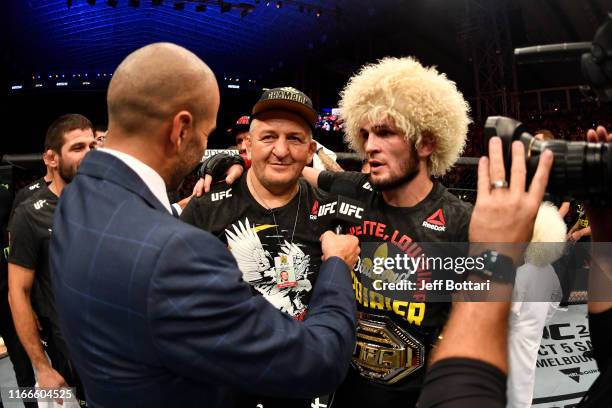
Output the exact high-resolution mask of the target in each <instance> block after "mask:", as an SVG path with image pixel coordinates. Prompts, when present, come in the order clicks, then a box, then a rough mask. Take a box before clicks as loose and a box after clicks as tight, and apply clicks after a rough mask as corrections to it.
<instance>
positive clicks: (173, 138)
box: [169, 110, 194, 150]
mask: <svg viewBox="0 0 612 408" xmlns="http://www.w3.org/2000/svg"><path fill="white" fill-rule="evenodd" d="M193 123H194V121H193V115H192V114H191V112H189V111H185V110H182V111H180V112H178V113H177V114H176V115H174V117H173V118H172V128H171V129H170V135H169V142H170V144H171V145H172V146H173V147H174V148H175V149H176V150H179V148H180V147H181V144H182V143H183V142H185V141H186V139H187V138H188V137H189V132H190V131H191V130H192V129H193Z"/></svg>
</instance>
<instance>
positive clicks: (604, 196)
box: [484, 14, 612, 203]
mask: <svg viewBox="0 0 612 408" xmlns="http://www.w3.org/2000/svg"><path fill="white" fill-rule="evenodd" d="M587 45H588V48H587V47H586V46H587ZM568 50H569V52H576V50H585V51H586V50H588V52H586V53H584V54H582V56H581V65H582V75H583V77H584V79H585V80H586V82H587V83H588V85H589V87H590V88H591V89H592V90H593V91H594V92H595V94H596V95H597V97H598V98H599V100H600V101H602V102H610V101H612V14H609V15H608V18H607V21H606V22H605V23H604V24H603V25H602V26H601V27H600V28H599V29H598V30H597V32H596V33H595V37H594V38H593V42H592V44H589V43H578V44H574V45H572V44H557V45H549V46H536V47H529V48H522V49H517V50H515V55H516V57H517V59H518V58H525V59H530V60H531V61H532V62H533V61H534V59H537V60H538V61H542V60H546V59H547V57H546V56H545V55H548V56H549V57H551V58H558V57H559V56H560V55H562V54H563V53H564V52H568ZM493 136H499V137H500V138H501V139H502V144H503V149H504V155H505V157H504V165H505V168H506V174H508V175H509V174H510V171H509V170H510V163H511V148H510V146H511V144H512V142H513V141H515V140H518V141H520V142H522V143H523V144H524V145H525V151H526V155H527V176H528V180H531V179H532V178H533V175H534V174H535V170H536V168H537V166H538V161H539V157H540V154H541V153H542V152H543V151H544V150H545V149H549V150H551V151H552V152H553V154H554V156H555V160H554V163H553V168H552V170H551V174H550V177H549V180H548V187H547V192H548V193H549V194H551V195H552V196H553V197H555V198H558V199H565V198H569V197H572V198H575V199H578V200H581V201H585V202H590V203H603V202H609V201H610V199H612V143H587V142H566V141H563V140H538V139H536V138H535V137H534V135H533V134H531V133H530V132H529V131H528V130H527V128H526V127H525V126H524V125H523V124H522V123H520V122H518V121H516V120H514V119H511V118H506V117H503V116H492V117H489V118H487V121H486V123H485V129H484V137H485V146H488V144H489V143H488V142H489V139H490V138H491V137H493ZM582 136H583V137H584V136H585V135H582Z"/></svg>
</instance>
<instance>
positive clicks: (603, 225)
mask: <svg viewBox="0 0 612 408" xmlns="http://www.w3.org/2000/svg"><path fill="white" fill-rule="evenodd" d="M587 141H588V142H591V143H612V133H608V131H607V130H606V128H604V127H603V126H599V127H598V128H597V130H594V129H590V130H589V131H588V132H587ZM601 176H602V177H603V176H604V175H603V174H602V175H601ZM611 211H612V205H611V204H610V203H608V204H607V205H606V206H594V205H587V206H586V212H587V218H588V220H589V225H590V227H591V236H592V239H593V241H594V242H611V241H612V213H611Z"/></svg>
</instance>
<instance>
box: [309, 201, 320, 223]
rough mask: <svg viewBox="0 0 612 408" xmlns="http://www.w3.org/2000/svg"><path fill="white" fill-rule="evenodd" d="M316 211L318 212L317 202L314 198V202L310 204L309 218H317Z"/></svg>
mask: <svg viewBox="0 0 612 408" xmlns="http://www.w3.org/2000/svg"><path fill="white" fill-rule="evenodd" d="M318 212H319V202H318V201H317V200H315V202H314V204H313V205H312V210H310V219H311V220H313V221H314V220H316V219H317V218H319V217H318V216H317V214H318Z"/></svg>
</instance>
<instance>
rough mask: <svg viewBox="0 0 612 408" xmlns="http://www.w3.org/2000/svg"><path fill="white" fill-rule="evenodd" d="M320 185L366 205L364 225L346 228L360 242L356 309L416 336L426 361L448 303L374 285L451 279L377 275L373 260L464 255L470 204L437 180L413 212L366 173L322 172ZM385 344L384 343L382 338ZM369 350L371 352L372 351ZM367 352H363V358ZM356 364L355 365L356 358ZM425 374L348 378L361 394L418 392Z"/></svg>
mask: <svg viewBox="0 0 612 408" xmlns="http://www.w3.org/2000/svg"><path fill="white" fill-rule="evenodd" d="M318 185H319V187H320V188H321V189H323V190H325V191H329V192H330V193H335V194H341V195H348V196H350V197H351V198H354V199H357V200H359V201H360V202H361V203H362V204H363V205H364V207H365V211H364V215H363V222H362V225H359V226H355V227H351V228H350V229H349V230H348V233H349V234H353V235H356V236H357V237H358V238H359V241H360V244H361V255H360V257H361V259H360V262H359V265H358V266H357V267H356V268H355V271H354V272H353V288H354V289H355V297H356V299H357V303H358V305H357V307H358V310H359V311H360V312H364V313H366V314H367V315H370V317H372V315H374V317H375V318H374V320H375V321H380V319H378V317H380V316H383V320H385V318H388V319H390V320H391V321H392V322H394V323H395V324H396V325H397V326H399V327H400V329H402V330H403V331H405V332H408V333H409V334H410V335H412V336H414V337H415V338H416V339H417V340H418V341H420V342H422V343H423V345H424V346H425V350H426V353H425V354H426V355H425V359H426V358H427V354H428V351H429V350H430V347H431V345H432V344H433V343H434V342H435V340H436V338H437V335H438V334H439V331H440V330H441V328H442V326H443V325H444V324H445V322H446V320H447V318H448V314H449V311H450V303H449V302H444V301H439V300H440V299H437V300H438V301H436V302H432V301H431V300H432V299H430V298H428V296H430V292H427V291H418V290H417V291H413V292H409V291H406V292H403V291H401V290H399V291H398V290H394V291H389V290H387V291H381V290H377V289H376V287H375V284H374V281H375V280H383V281H387V282H397V281H402V280H412V281H414V282H415V284H416V287H417V288H418V287H420V286H421V283H420V281H421V280H424V281H430V280H433V279H447V278H453V277H452V276H447V275H444V276H442V275H440V273H442V272H438V271H431V270H424V269H422V268H421V269H419V270H417V271H416V273H413V274H410V273H407V272H405V271H402V270H395V269H386V270H385V271H384V272H382V273H380V270H379V274H375V273H374V272H373V262H374V259H375V258H391V257H395V256H396V255H400V256H403V255H404V254H408V255H409V256H414V257H417V256H421V255H427V256H443V255H444V254H435V253H433V252H435V251H438V252H440V251H446V250H447V249H448V248H450V247H452V249H453V250H458V251H465V250H466V249H467V241H468V227H469V223H470V217H471V211H472V206H471V205H470V204H469V203H466V202H463V201H461V200H459V199H458V198H457V197H455V196H454V195H452V194H451V193H449V192H448V191H447V190H446V188H445V187H444V186H443V185H442V184H440V183H438V182H435V183H434V185H433V188H432V190H431V192H430V193H429V194H428V195H427V197H425V199H423V200H422V201H421V202H420V203H418V204H417V205H415V206H414V207H409V208H408V207H393V206H390V205H388V204H387V203H386V202H385V201H384V199H383V197H382V194H381V193H380V192H378V191H376V190H374V189H373V188H372V187H371V185H370V183H369V181H368V175H367V174H362V173H355V172H339V173H332V172H325V171H324V172H322V173H321V174H320V175H319V178H318ZM347 186H352V188H347ZM347 191H348V193H347ZM441 242H448V243H465V244H462V245H459V246H458V247H457V245H456V244H453V245H450V244H449V247H448V248H443V249H441V248H440V247H439V246H440V245H438V244H439V243H441ZM447 255H448V254H447ZM455 255H457V254H455ZM428 299H429V300H428ZM442 299H444V297H442ZM379 341H380V340H379ZM384 342H386V340H383V343H384ZM374 343H375V341H374ZM358 346H359V339H358ZM369 352H370V353H371V352H372V350H369ZM363 353H364V351H362V355H363ZM356 354H357V353H356ZM366 354H367V353H366ZM367 358H368V357H366V360H367ZM381 359H383V360H384V356H382V355H381ZM353 361H354V362H355V361H356V358H355V357H354V359H353ZM355 367H357V366H356V365H355V364H353V368H355ZM360 371H362V370H361V369H360ZM424 373H425V367H422V368H420V369H419V370H418V371H415V372H413V373H411V374H408V375H406V376H405V377H403V378H402V376H401V375H400V379H399V380H395V381H389V380H388V379H387V380H385V379H375V380H374V381H370V379H369V378H368V376H367V375H366V376H363V375H362V376H359V378H360V379H361V380H357V378H356V377H357V376H358V375H357V374H356V371H355V370H351V373H350V375H349V377H353V378H352V379H351V378H349V380H348V381H347V382H349V383H352V384H353V385H352V386H351V387H353V388H355V387H363V390H366V389H368V388H370V387H369V386H370V385H372V386H373V387H374V388H375V389H376V388H378V389H382V390H384V389H390V388H392V389H393V390H395V391H400V390H413V391H414V390H418V388H419V387H420V386H421V385H422V381H423V375H424ZM356 384H358V385H356ZM363 392H366V391H363ZM368 392H370V391H368ZM383 392H384V391H383ZM370 393H371V392H370ZM400 394H401V393H400ZM400 398H401V396H400ZM390 403H391V402H390Z"/></svg>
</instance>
